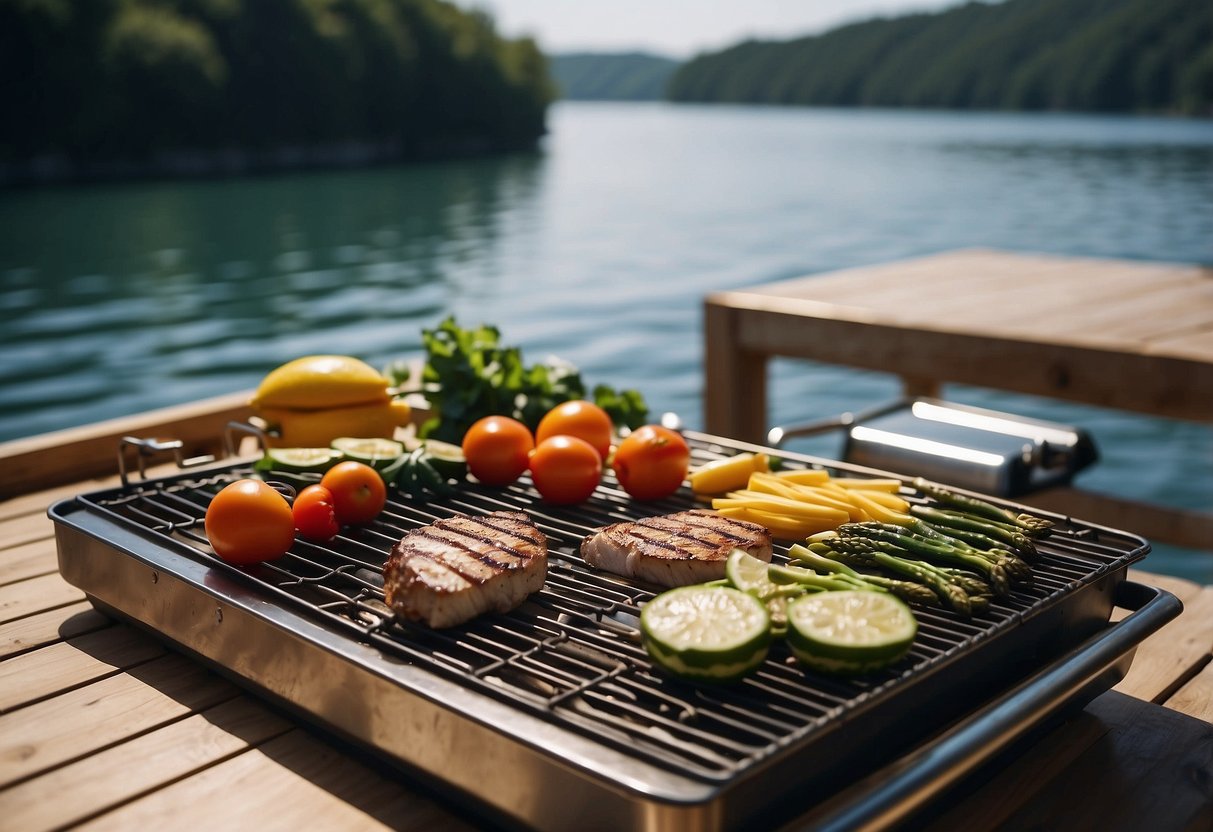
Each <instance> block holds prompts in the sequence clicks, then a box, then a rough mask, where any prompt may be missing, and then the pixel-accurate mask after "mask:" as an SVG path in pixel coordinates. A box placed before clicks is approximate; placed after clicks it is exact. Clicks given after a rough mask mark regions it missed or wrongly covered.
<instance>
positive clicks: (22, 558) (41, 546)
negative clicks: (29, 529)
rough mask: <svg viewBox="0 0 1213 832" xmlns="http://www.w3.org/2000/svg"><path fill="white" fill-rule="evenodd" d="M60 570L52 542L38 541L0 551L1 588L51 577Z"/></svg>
mask: <svg viewBox="0 0 1213 832" xmlns="http://www.w3.org/2000/svg"><path fill="white" fill-rule="evenodd" d="M58 569H59V556H58V553H57V552H56V551H55V544H54V542H53V541H52V540H36V541H34V542H33V543H23V544H20V545H18V546H14V547H12V548H7V547H6V548H4V549H0V586H3V585H4V584H11V583H16V582H17V581H24V580H25V579H26V578H36V577H38V576H39V575H49V574H50V573H52V572H55V571H57V570H58Z"/></svg>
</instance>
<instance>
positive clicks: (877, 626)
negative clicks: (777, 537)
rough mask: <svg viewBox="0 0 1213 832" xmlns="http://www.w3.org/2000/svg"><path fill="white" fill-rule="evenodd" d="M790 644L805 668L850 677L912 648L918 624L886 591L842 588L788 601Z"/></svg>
mask: <svg viewBox="0 0 1213 832" xmlns="http://www.w3.org/2000/svg"><path fill="white" fill-rule="evenodd" d="M787 614H788V632H787V642H788V646H789V647H791V648H792V653H793V654H794V655H795V656H796V658H797V659H799V660H800V661H801V662H802V663H804V664H805V665H806V666H808V667H810V668H812V669H813V670H820V671H823V672H826V673H836V674H842V675H852V674H859V673H868V672H871V671H873V670H879V669H880V668H883V667H887V666H888V665H890V664H892V663H893V662H895V661H897V660H898V659H900V658H901V657H902V656H904V655H905V654H906V652H907V651H908V650H909V649H910V644H911V643H912V642H913V641H914V636H915V635H916V634H917V633H918V622H917V621H916V620H915V618H914V614H913V613H912V612H911V611H910V608H909V607H908V606H906V604H905V602H904V601H902V600H901V599H899V598H897V597H896V596H893V595H890V594H889V593H887V592H867V591H864V590H854V591H852V590H841V591H833V592H815V593H812V594H810V595H803V596H801V597H800V598H797V599H796V600H794V601H792V602H791V603H790V604H788V613H787Z"/></svg>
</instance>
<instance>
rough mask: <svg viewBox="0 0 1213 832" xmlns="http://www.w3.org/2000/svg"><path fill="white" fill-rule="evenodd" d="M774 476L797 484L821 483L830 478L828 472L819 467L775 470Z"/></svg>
mask: <svg viewBox="0 0 1213 832" xmlns="http://www.w3.org/2000/svg"><path fill="white" fill-rule="evenodd" d="M775 476H777V477H779V478H780V479H781V480H787V481H788V482H794V483H797V484H799V485H821V484H822V483H823V482H825V481H826V480H828V479H829V478H830V472H829V471H826V470H823V469H821V468H790V469H788V470H786V471H776V472H775Z"/></svg>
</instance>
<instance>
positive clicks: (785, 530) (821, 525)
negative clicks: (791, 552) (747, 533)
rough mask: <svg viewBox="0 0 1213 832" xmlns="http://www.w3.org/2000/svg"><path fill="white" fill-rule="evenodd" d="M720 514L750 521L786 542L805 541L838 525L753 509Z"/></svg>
mask: <svg viewBox="0 0 1213 832" xmlns="http://www.w3.org/2000/svg"><path fill="white" fill-rule="evenodd" d="M720 513H721V514H722V515H723V516H725V517H732V518H735V519H737V520H748V521H750V522H751V523H757V524H758V525H760V526H764V527H765V528H766V529H768V530H769V531H770V532H771V534H773V535H775V536H776V537H778V538H782V539H785V540H804V539H805V538H807V537H808V536H809V535H812V534H817V533H818V532H823V531H827V530H829V529H833V528H834V527H835V526H836V525H837V524H835V523H833V522H830V521H818V522H814V521H810V520H797V519H796V518H793V517H787V516H785V515H782V514H775V513H772V512H769V511H762V510H760V509H752V508H726V509H721V510H720Z"/></svg>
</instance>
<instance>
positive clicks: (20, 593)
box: [0, 572, 84, 624]
mask: <svg viewBox="0 0 1213 832" xmlns="http://www.w3.org/2000/svg"><path fill="white" fill-rule="evenodd" d="M82 598H84V593H83V592H81V591H80V590H78V589H76V587H74V586H72V585H71V584H69V583H68V582H67V581H65V580H63V578H61V577H60V576H59V573H58V572H55V573H54V574H51V575H42V576H40V577H37V578H30V579H29V580H25V581H18V582H17V583H12V584H8V585H6V586H0V624H7V623H8V622H10V621H16V620H17V619H18V618H24V617H25V616H27V615H33V614H34V613H39V612H44V611H46V610H50V609H54V608H55V607H62V606H66V605H67V604H72V603H75V602H76V601H79V600H81V599H82Z"/></svg>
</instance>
